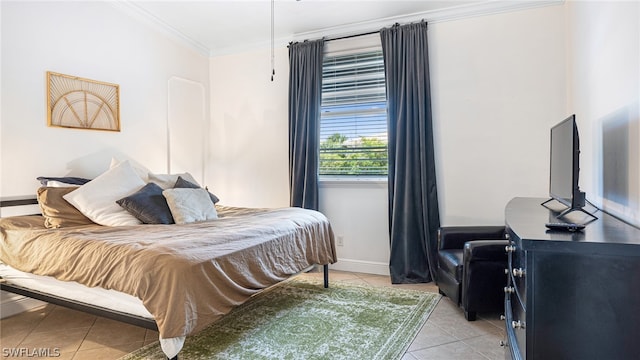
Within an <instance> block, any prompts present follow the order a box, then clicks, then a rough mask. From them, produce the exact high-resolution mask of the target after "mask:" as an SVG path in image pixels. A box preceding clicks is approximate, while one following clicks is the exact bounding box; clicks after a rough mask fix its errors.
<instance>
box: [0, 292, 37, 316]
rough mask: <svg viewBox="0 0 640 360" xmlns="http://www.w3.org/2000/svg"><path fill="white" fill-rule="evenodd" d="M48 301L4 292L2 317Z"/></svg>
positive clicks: (0, 313)
mask: <svg viewBox="0 0 640 360" xmlns="http://www.w3.org/2000/svg"><path fill="white" fill-rule="evenodd" d="M46 304H47V303H46V302H43V301H40V300H35V299H31V298H28V297H25V296H22V295H17V294H12V293H7V292H4V291H3V292H2V303H0V319H4V318H7V317H9V316H13V315H15V314H19V313H21V312H24V311H27V310H31V309H34V308H37V307H39V306H43V305H46Z"/></svg>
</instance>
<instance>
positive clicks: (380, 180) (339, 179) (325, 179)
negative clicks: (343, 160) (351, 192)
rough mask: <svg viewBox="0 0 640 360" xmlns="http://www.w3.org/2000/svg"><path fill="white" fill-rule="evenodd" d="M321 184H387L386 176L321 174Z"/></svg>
mask: <svg viewBox="0 0 640 360" xmlns="http://www.w3.org/2000/svg"><path fill="white" fill-rule="evenodd" d="M319 183H320V186H323V185H365V186H366V185H382V184H384V185H386V184H387V177H386V176H380V177H378V176H376V177H365V176H321V177H320V179H319Z"/></svg>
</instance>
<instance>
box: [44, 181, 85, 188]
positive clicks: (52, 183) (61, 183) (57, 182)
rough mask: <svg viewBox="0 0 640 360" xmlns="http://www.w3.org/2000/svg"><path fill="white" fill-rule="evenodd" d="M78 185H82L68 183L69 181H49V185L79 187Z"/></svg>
mask: <svg viewBox="0 0 640 360" xmlns="http://www.w3.org/2000/svg"><path fill="white" fill-rule="evenodd" d="M78 186H80V185H74V184H67V183H63V182H62V181H56V180H48V181H47V187H78Z"/></svg>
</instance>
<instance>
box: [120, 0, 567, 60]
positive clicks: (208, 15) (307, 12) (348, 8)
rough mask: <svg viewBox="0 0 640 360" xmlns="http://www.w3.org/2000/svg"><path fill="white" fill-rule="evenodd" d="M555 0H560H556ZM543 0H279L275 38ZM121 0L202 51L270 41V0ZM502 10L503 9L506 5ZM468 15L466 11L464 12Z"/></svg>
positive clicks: (212, 53)
mask: <svg viewBox="0 0 640 360" xmlns="http://www.w3.org/2000/svg"><path fill="white" fill-rule="evenodd" d="M556 1H557V0H556ZM544 2H545V1H544V0H543V1H540V0H532V1H526V0H507V1H504V0H503V1H491V0H421V1H415V0H414V1H404V0H395V1H370V0H301V1H296V0H276V1H275V2H274V42H275V43H276V45H282V44H286V43H288V42H290V41H298V40H304V39H317V38H321V37H323V36H343V35H350V34H356V33H361V32H367V31H373V30H377V29H380V28H382V27H385V26H389V25H391V24H393V23H395V22H400V23H405V22H411V21H418V20H421V19H425V20H427V21H431V20H433V19H435V20H438V19H441V18H448V17H456V16H458V17H459V16H461V14H469V13H482V12H487V11H491V12H496V9H502V8H505V6H508V7H522V6H523V5H524V4H528V6H531V4H532V3H535V4H540V3H544ZM117 4H118V6H120V7H122V8H126V9H127V10H128V11H130V12H131V11H133V12H135V13H136V14H137V15H138V16H143V17H145V18H146V19H147V20H151V21H152V22H153V23H155V25H157V26H160V27H161V28H163V29H164V30H165V31H168V32H170V33H172V34H173V35H175V36H177V37H180V38H181V39H182V40H184V41H186V42H187V43H188V44H190V45H191V46H192V47H194V48H196V49H197V50H199V51H200V52H202V53H204V54H206V55H209V56H215V55H221V54H228V53H233V52H238V51H242V50H247V49H250V48H258V47H268V46H269V45H270V44H271V1H270V0H208V1H202V0H200V1H187V0H182V1H181V0H173V1H166V0H164V1H148V0H125V1H122V2H120V1H119V2H117ZM502 11H504V10H502ZM466 16H468V15H466Z"/></svg>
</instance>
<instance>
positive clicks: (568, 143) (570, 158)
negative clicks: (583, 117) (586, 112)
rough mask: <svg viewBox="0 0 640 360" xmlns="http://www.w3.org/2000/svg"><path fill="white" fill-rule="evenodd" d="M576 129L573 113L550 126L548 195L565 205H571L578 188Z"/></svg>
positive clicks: (578, 151) (578, 149)
mask: <svg viewBox="0 0 640 360" xmlns="http://www.w3.org/2000/svg"><path fill="white" fill-rule="evenodd" d="M579 153H580V147H579V143H578V130H577V127H576V122H575V115H571V116H569V117H568V118H566V119H565V120H563V121H561V122H560V123H558V124H557V125H555V126H554V127H552V128H551V169H550V179H549V196H551V197H552V198H554V199H556V200H558V201H560V202H561V203H563V204H564V205H566V206H569V207H573V205H574V204H573V197H574V194H575V191H579V190H578V171H579V168H578V156H579Z"/></svg>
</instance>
